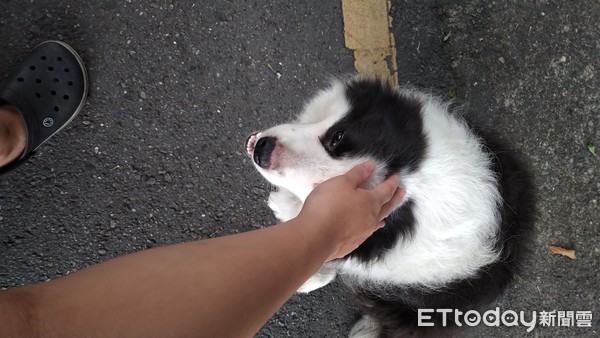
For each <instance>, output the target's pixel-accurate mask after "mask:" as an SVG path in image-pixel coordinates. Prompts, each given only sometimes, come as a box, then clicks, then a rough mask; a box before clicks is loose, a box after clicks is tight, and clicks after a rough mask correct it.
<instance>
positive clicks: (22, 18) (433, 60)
mask: <svg viewBox="0 0 600 338" xmlns="http://www.w3.org/2000/svg"><path fill="white" fill-rule="evenodd" d="M0 13H1V14H0V37H1V38H2V41H3V46H4V48H3V51H2V52H0V70H2V71H4V72H7V71H8V70H9V69H11V67H13V66H14V65H15V64H17V62H18V60H19V59H20V58H21V57H22V56H24V55H26V54H27V52H28V51H29V50H30V49H31V48H33V47H34V46H35V45H37V44H38V43H40V42H42V41H44V40H46V39H60V40H63V41H65V42H67V43H69V44H71V45H72V46H73V47H74V48H75V49H76V50H78V51H80V53H81V55H82V57H83V59H84V61H85V62H86V64H87V66H88V70H89V75H90V81H91V89H90V96H89V99H88V102H87V104H86V107H85V109H84V110H83V111H82V112H81V113H80V115H79V116H78V117H77V118H76V119H75V120H74V121H73V123H72V124H71V125H70V126H69V127H68V128H66V129H65V130H63V131H61V133H60V134H58V135H57V136H56V137H55V138H54V139H52V140H51V141H50V142H48V143H47V144H46V145H45V146H44V147H43V148H41V149H40V150H39V151H38V154H37V155H36V156H35V157H33V158H32V159H31V160H30V161H29V162H28V163H26V164H24V165H22V166H21V167H19V168H18V169H17V170H15V171H13V172H11V173H10V174H8V175H4V176H0V287H4V288H10V287H15V286H19V285H24V284H30V283H34V282H38V281H45V280H48V279H52V278H56V277H58V276H62V275H65V274H67V273H70V272H74V271H77V270H80V269H82V268H84V267H86V266H89V265H91V264H94V263H97V262H101V261H105V260H107V259H110V258H113V257H117V256H120V255H123V254H126V253H130V252H134V251H138V250H142V249H146V248H151V247H156V246H160V245H164V244H169V243H178V242H182V241H190V240H195V239H201V238H209V237H214V236H220V235H225V234H230V233H235V232H241V231H247V230H251V229H254V228H257V227H261V226H267V225H269V224H271V223H273V222H274V221H275V219H274V218H273V216H272V215H271V213H270V211H269V210H268V208H267V206H266V204H265V200H266V198H267V195H268V191H269V189H270V187H269V186H268V185H267V184H266V183H265V182H264V181H263V179H262V178H261V177H260V176H259V175H258V174H257V173H256V172H255V171H254V169H253V168H252V165H251V163H250V162H249V160H248V159H247V158H246V156H245V154H244V141H245V140H246V138H247V136H248V135H249V134H250V133H251V132H253V131H256V130H260V129H263V128H265V127H268V126H271V125H273V124H275V123H279V122H283V121H286V120H287V119H289V118H291V117H292V116H294V114H296V113H297V112H298V111H299V110H300V109H301V107H302V104H303V102H304V100H305V99H306V98H307V97H308V96H310V95H311V94H312V93H314V92H315V91H316V90H317V89H319V88H322V87H323V86H325V85H326V84H327V82H328V80H329V79H330V78H331V77H332V76H338V75H346V74H349V73H352V72H353V59H352V54H351V53H350V51H348V50H347V49H346V48H345V47H344V41H343V31H342V30H343V25H342V15H341V3H340V2H339V1H319V0H309V1H298V2H291V3H289V2H283V1H261V2H255V1H241V0H235V1H223V0H221V1H214V0H213V1H203V2H201V3H195V2H193V1H183V0H180V1H177V0H174V1H154V2H146V1H135V0H126V1H117V0H97V1H66V0H31V1H27V3H26V4H24V2H23V1H17V0H3V1H2V2H1V3H0ZM391 14H392V16H393V19H394V21H393V30H394V31H393V33H394V35H395V39H396V47H397V50H398V58H397V62H398V71H399V79H400V82H401V83H403V84H406V83H408V84H410V85H413V86H417V87H419V88H426V89H429V90H432V91H434V92H436V93H439V94H440V95H444V96H447V97H448V98H453V99H455V100H456V101H457V102H458V103H459V104H465V106H466V111H467V113H466V114H467V115H468V116H469V117H470V118H472V119H474V120H476V121H478V122H479V123H480V124H481V125H483V126H486V127H492V128H494V129H495V130H497V131H498V132H499V133H500V134H501V135H503V136H504V137H505V138H506V139H508V140H510V141H512V144H513V145H514V146H515V147H516V148H517V149H519V150H520V151H521V152H522V153H523V155H524V156H525V158H527V159H528V161H529V163H530V166H531V168H532V169H533V172H534V173H535V176H536V184H537V187H538V192H539V200H540V202H539V208H540V221H539V222H538V234H537V237H536V243H535V247H534V254H533V257H532V258H531V259H530V261H529V262H528V264H527V269H526V270H525V272H524V274H523V275H522V276H521V277H520V278H519V279H518V282H517V283H516V284H515V285H514V286H513V287H512V288H511V289H510V290H509V291H508V292H507V294H506V296H504V297H503V298H502V299H500V300H499V302H498V306H499V307H500V308H502V309H513V310H516V311H521V310H523V311H532V310H536V311H542V310H546V311H551V310H559V311H560V310H562V311H569V310H589V311H592V312H593V315H594V319H593V327H592V328H577V327H568V328H556V327H554V328H539V327H538V328H536V329H535V331H534V332H533V333H534V334H535V335H538V336H546V335H562V336H575V335H580V336H592V335H597V334H598V330H599V328H598V326H599V321H598V318H600V313H599V310H600V306H599V305H600V304H599V303H600V301H599V299H600V297H599V293H598V285H600V277H599V273H598V270H599V268H600V267H599V265H600V262H599V258H600V249H599V244H600V237H599V234H598V227H599V221H598V220H599V219H600V209H599V208H598V199H599V198H600V193H599V191H600V183H599V180H598V176H599V175H600V158H599V157H598V156H596V157H594V156H593V155H592V154H591V152H590V151H589V150H588V149H587V147H586V145H587V144H588V143H592V144H595V145H596V148H597V149H598V150H597V151H598V152H600V131H599V129H598V125H599V119H600V117H599V116H600V97H599V92H598V90H599V89H600V86H599V80H598V78H599V75H598V70H599V69H600V62H599V61H598V60H599V59H598V55H600V44H599V41H600V38H599V35H600V33H599V32H600V31H599V26H598V22H600V3H598V2H595V1H585V2H584V1H580V2H568V3H567V2H564V1H540V2H536V3H533V2H520V1H510V2H502V3H500V2H485V3H483V2H477V1H466V0H460V1H433V0H427V1H420V2H413V1H393V8H392V12H391ZM3 76H4V75H3V74H1V73H0V78H3ZM548 245H560V246H563V247H567V248H573V249H575V250H576V253H577V260H575V261H572V260H569V259H567V258H565V257H560V256H556V255H552V254H550V253H549V251H548V248H547V246H548ZM358 317H359V313H358V310H357V309H356V307H355V306H354V305H353V304H352V301H351V299H349V297H347V296H346V295H345V293H344V292H343V287H342V286H341V285H340V284H339V283H334V284H332V285H329V286H327V287H325V288H323V289H321V290H317V291H315V292H313V293H311V294H309V295H299V296H294V297H293V298H292V299H291V300H290V301H289V302H288V303H287V304H286V305H285V306H284V307H283V308H282V309H281V310H280V311H279V312H278V313H277V314H276V315H275V316H274V317H273V318H272V320H271V321H269V323H268V324H267V325H266V326H265V327H264V328H263V330H262V331H261V332H260V333H259V335H258V336H260V337H285V336H292V337H342V336H345V335H346V334H347V332H348V330H349V329H350V327H351V326H352V324H353V322H354V321H355V320H356V319H358ZM470 333H471V335H473V336H486V337H487V336H493V337H514V336H521V335H523V334H524V333H525V331H524V329H523V328H522V327H517V328H510V329H507V328H492V329H488V328H483V327H479V328H477V329H475V330H472V331H471V332H470Z"/></svg>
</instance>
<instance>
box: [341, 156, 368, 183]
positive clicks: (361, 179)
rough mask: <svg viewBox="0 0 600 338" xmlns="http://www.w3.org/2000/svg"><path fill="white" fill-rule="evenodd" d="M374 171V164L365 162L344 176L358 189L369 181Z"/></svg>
mask: <svg viewBox="0 0 600 338" xmlns="http://www.w3.org/2000/svg"><path fill="white" fill-rule="evenodd" d="M374 170H375V162H374V161H367V162H364V163H362V164H359V165H357V166H356V167H354V168H352V169H350V170H349V171H348V172H347V173H346V174H345V175H344V176H346V177H347V178H348V179H349V180H350V182H351V183H352V185H354V186H355V187H359V186H361V185H362V184H363V183H365V182H366V181H367V180H368V179H369V177H370V176H371V174H372V173H373V171H374Z"/></svg>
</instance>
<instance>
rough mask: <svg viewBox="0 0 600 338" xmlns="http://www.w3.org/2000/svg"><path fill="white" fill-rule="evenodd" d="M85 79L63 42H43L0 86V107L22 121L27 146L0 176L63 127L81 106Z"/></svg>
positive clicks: (75, 57)
mask: <svg viewBox="0 0 600 338" xmlns="http://www.w3.org/2000/svg"><path fill="white" fill-rule="evenodd" d="M87 91H88V80H87V73H86V70H85V66H84V65H83V61H82V60H81V58H80V57H79V55H77V53H76V52H75V50H73V48H71V47H70V46H69V45H67V44H66V43H64V42H60V41H45V42H43V43H41V44H40V45H38V46H37V47H36V48H35V49H34V50H33V52H32V53H31V54H30V55H29V56H27V57H26V58H25V60H23V62H21V64H20V65H19V66H18V67H17V69H16V70H15V71H14V72H13V73H12V74H11V75H10V76H9V77H8V78H7V79H6V81H5V82H4V83H3V84H2V85H1V86H0V106H3V105H11V106H13V107H14V108H15V110H17V111H18V112H19V114H21V117H22V118H23V121H24V122H25V127H26V133H27V144H26V146H25V150H24V151H23V153H22V154H21V156H19V158H17V159H16V160H15V161H13V162H11V163H9V164H7V165H4V166H2V167H0V174H2V173H5V172H7V171H9V170H11V169H12V168H14V167H15V166H17V165H19V164H20V163H23V162H24V161H25V160H26V159H27V158H28V157H29V156H31V155H32V154H33V152H35V150H36V149H37V148H38V147H39V146H41V145H42V144H44V142H46V141H48V140H49V139H50V138H51V137H52V136H54V134H56V133H57V132H59V131H60V130H61V129H62V128H64V127H65V126H66V125H67V124H69V122H71V120H73V118H75V116H76V115H77V113H79V111H80V110H81V108H83V105H84V103H85V98H86V96H87Z"/></svg>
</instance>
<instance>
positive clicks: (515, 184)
mask: <svg viewBox="0 0 600 338" xmlns="http://www.w3.org/2000/svg"><path fill="white" fill-rule="evenodd" d="M246 148H247V152H248V154H249V155H250V156H251V157H252V158H253V161H254V164H255V167H256V168H257V169H258V171H259V172H260V173H261V174H262V175H263V176H264V177H265V178H266V179H267V180H268V181H269V182H271V183H272V184H273V185H275V186H276V187H277V188H278V190H277V191H275V192H272V193H271V195H270V196H269V201H268V204H269V207H270V208H271V209H273V211H274V213H275V216H276V217H277V218H278V219H280V220H281V221H286V220H289V219H291V218H293V217H295V216H296V215H297V214H298V213H299V211H300V209H301V207H302V204H303V201H304V200H305V199H306V197H307V195H308V194H309V193H310V192H311V190H312V189H313V187H315V185H317V184H319V183H320V182H323V181H324V180H327V179H329V178H331V177H333V176H336V175H340V174H343V173H345V172H347V171H348V170H350V169H351V168H352V167H354V166H355V165H357V164H359V163H362V162H364V161H366V160H374V161H376V163H377V169H376V171H375V173H374V174H373V176H372V177H371V179H370V180H369V182H368V184H367V186H368V187H370V186H373V185H375V184H377V183H379V182H382V181H383V180H384V179H385V178H386V177H388V176H390V175H391V174H393V173H400V176H401V180H402V181H401V184H402V185H403V186H404V188H405V190H406V197H405V199H404V201H403V202H402V204H401V206H400V207H398V209H396V210H395V211H394V212H393V213H392V214H391V215H390V216H389V217H388V218H387V219H386V226H385V227H383V228H381V229H379V230H378V231H376V232H375V233H374V234H373V235H372V236H371V237H369V238H368V239H367V240H366V241H365V242H364V243H363V244H362V245H361V246H360V247H359V248H358V249H356V250H355V251H354V252H352V253H351V254H349V255H348V256H346V257H344V258H343V259H339V260H335V261H332V262H329V263H326V264H325V265H323V266H322V268H321V270H320V271H319V272H318V273H317V274H315V275H314V276H313V277H312V278H310V279H309V280H308V281H307V282H306V283H305V284H304V285H303V286H302V287H301V288H300V289H299V290H298V291H299V292H310V291H312V290H315V289H317V288H320V287H322V286H324V285H326V284H328V283H329V282H331V281H332V280H333V279H334V278H335V277H336V275H339V276H340V277H341V278H343V280H344V282H345V283H346V284H347V285H348V286H349V289H350V290H351V292H352V293H354V294H355V295H356V296H357V299H358V302H359V304H360V305H361V307H362V308H363V310H364V311H365V313H366V314H365V316H364V317H363V318H362V319H361V320H360V321H359V322H358V323H357V324H356V325H355V327H354V328H353V329H352V332H351V333H350V335H351V336H361V337H396V336H399V335H401V333H407V332H413V331H415V329H416V328H417V310H418V309H420V308H426V309H442V308H443V309H458V310H461V311H467V310H471V309H481V308H482V307H485V306H486V305H488V304H489V303H490V302H492V301H493V300H494V299H495V298H496V297H497V296H499V295H500V294H501V293H502V291H503V290H504V289H505V288H506V286H507V285H508V284H509V283H510V282H511V280H512V279H513V278H514V276H515V273H516V272H518V267H519V263H520V262H521V260H522V256H523V254H524V253H525V252H526V247H527V243H528V241H529V239H530V237H531V233H532V229H533V223H534V218H535V217H534V216H535V203H534V193H533V187H532V183H531V179H530V177H529V175H528V173H527V171H526V170H525V168H524V166H523V165H522V163H521V162H520V161H518V160H517V159H516V158H515V156H514V155H513V153H511V152H510V150H509V149H507V148H505V147H504V146H501V145H499V144H498V143H497V142H496V141H494V140H492V139H490V138H489V137H487V136H484V135H483V134H482V132H481V131H478V130H476V129H474V128H472V127H471V126H470V125H469V124H468V123H467V122H466V121H465V120H464V119H462V118H461V117H460V116H456V115H455V114H453V113H452V112H450V111H449V108H448V104H446V103H444V102H442V101H440V100H439V99H437V98H435V97H433V96H431V95H427V94H423V93H420V92H417V91H414V90H408V89H399V88H390V87H389V86H387V85H385V84H383V83H382V82H380V81H377V80H374V79H366V78H356V79H353V80H348V81H337V82H334V83H333V84H332V85H331V87H330V88H328V89H326V90H323V91H321V92H320V93H319V94H318V95H316V97H314V98H313V99H312V100H311V101H309V102H308V104H307V105H306V106H305V108H304V110H303V112H302V113H301V114H300V115H299V116H298V117H297V119H296V120H295V121H294V122H292V123H290V124H282V125H278V126H275V127H273V128H271V129H268V130H265V131H263V132H260V133H257V134H253V135H252V136H250V138H249V139H248V141H247V144H246ZM428 315H433V316H434V317H433V319H432V321H433V322H434V323H435V324H436V327H438V328H439V327H440V326H441V317H436V315H439V314H438V313H429V314H428ZM448 321H449V322H450V324H451V323H452V321H453V318H448ZM413 333H427V331H422V330H416V332H413Z"/></svg>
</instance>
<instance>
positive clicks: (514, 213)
mask: <svg viewBox="0 0 600 338" xmlns="http://www.w3.org/2000/svg"><path fill="white" fill-rule="evenodd" d="M346 94H347V97H348V98H349V100H350V103H351V111H350V113H349V114H348V115H347V116H346V117H345V118H343V119H342V120H340V121H339V122H338V123H336V124H335V125H334V126H332V127H331V128H330V129H329V130H328V131H327V133H326V134H325V135H324V136H323V137H322V138H321V142H322V143H323V145H324V146H325V148H326V149H327V150H328V151H329V153H330V154H331V156H333V157H344V156H352V157H355V156H360V155H369V156H370V157H375V158H378V159H385V160H387V162H388V163H389V172H390V173H393V172H398V171H400V170H409V171H412V170H416V169H418V166H419V164H420V162H421V160H422V158H423V156H424V153H425V150H426V140H425V136H424V134H423V126H422V120H421V116H420V110H421V103H420V102H419V101H418V100H416V99H411V98H406V97H402V96H401V95H400V94H398V93H397V92H395V91H393V90H392V89H390V88H388V87H387V86H385V85H381V84H380V83H379V82H377V81H370V80H359V81H353V82H351V83H350V84H349V85H348V87H347V91H346ZM340 131H342V132H343V135H342V136H341V137H340ZM474 133H475V134H477V135H479V136H480V137H482V139H483V140H484V142H485V146H486V147H487V149H488V151H489V154H490V157H491V158H492V159H493V161H492V169H493V170H494V171H495V172H496V173H497V175H498V177H499V189H500V191H501V196H502V198H503V201H504V203H503V205H502V207H501V209H500V213H501V217H502V224H501V231H500V234H499V236H498V238H497V242H496V246H497V248H498V250H499V251H500V252H501V259H500V260H499V261H497V262H495V263H493V264H490V265H488V266H485V267H483V268H482V269H480V271H479V273H478V274H477V275H476V276H474V277H471V278H469V279H465V280H460V281H456V282H454V283H451V284H449V285H446V286H445V287H443V288H441V289H438V290H433V291H432V290H424V289H419V288H407V287H397V289H396V290H394V291H393V292H390V294H392V295H394V296H393V298H389V299H384V298H383V297H382V296H381V295H374V294H373V293H370V292H369V291H368V290H360V289H353V291H354V292H355V294H356V298H357V300H358V303H359V304H360V306H361V307H362V308H363V310H364V311H365V312H366V313H367V314H369V315H370V316H372V317H373V318H375V319H376V320H377V321H378V322H379V324H380V325H381V327H382V329H383V332H382V334H381V336H383V337H396V336H398V335H399V334H400V332H402V333H403V334H405V333H406V330H407V329H408V330H409V331H410V330H414V332H415V333H416V334H417V335H428V333H429V334H434V333H433V332H432V331H431V330H438V329H439V328H440V327H441V315H439V314H435V313H432V314H431V315H432V316H433V319H432V320H433V321H434V322H436V325H435V326H434V327H433V328H423V327H422V328H418V330H417V309H419V308H427V309H439V308H445V309H458V310H461V311H465V312H466V311H468V310H471V309H482V308H483V307H485V306H487V305H488V304H489V303H491V302H492V301H494V300H495V299H496V298H497V297H498V296H499V295H501V294H502V292H503V291H504V290H505V289H506V287H507V286H508V285H509V284H510V282H511V281H512V280H513V279H514V277H515V274H516V273H518V271H519V268H520V263H521V262H522V259H523V257H524V256H525V253H526V252H527V243H529V242H530V237H531V236H532V232H533V223H534V220H535V216H536V211H535V196H534V188H533V184H532V179H531V176H530V174H529V173H528V170H527V168H526V166H525V165H524V164H523V163H522V162H521V161H520V160H518V159H517V158H516V157H515V155H514V152H513V151H512V150H510V149H509V148H508V147H506V146H504V145H501V143H500V142H498V141H496V140H495V139H493V138H492V137H489V136H487V135H484V133H483V132H481V131H476V130H474ZM334 136H335V137H334ZM390 155H393V157H391V158H390V157H389V156H390ZM412 208H413V203H412V202H411V201H408V202H407V203H406V204H404V206H403V207H402V208H401V209H400V210H398V211H397V212H396V213H394V214H393V215H391V216H390V217H388V219H387V222H386V227H384V228H382V229H380V230H378V231H377V232H375V233H374V234H373V235H372V236H371V237H370V238H369V239H367V241H365V242H364V243H363V244H362V245H361V246H360V247H359V248H358V249H356V250H355V251H354V252H352V253H351V254H350V255H349V256H350V257H355V258H357V259H359V260H362V261H365V262H368V261H370V260H373V259H377V258H379V257H381V255H382V254H383V253H384V252H385V251H386V250H388V249H390V248H392V247H393V246H394V245H396V243H397V241H399V240H401V239H406V238H407V237H410V235H411V234H412V233H413V231H414V217H413V214H412ZM406 273H410V271H407V272H406ZM438 315H439V316H438ZM436 316H437V317H436ZM450 317H453V316H449V318H448V319H452V318H450ZM450 324H452V321H450Z"/></svg>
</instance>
